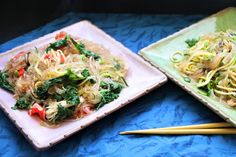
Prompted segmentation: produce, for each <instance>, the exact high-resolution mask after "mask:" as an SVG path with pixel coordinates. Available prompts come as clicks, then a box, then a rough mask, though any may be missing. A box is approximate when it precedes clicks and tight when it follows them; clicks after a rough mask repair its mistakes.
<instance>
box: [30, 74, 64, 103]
mask: <svg viewBox="0 0 236 157" xmlns="http://www.w3.org/2000/svg"><path fill="white" fill-rule="evenodd" d="M63 81H64V76H61V77H57V78H53V79H50V80H47V81H45V82H44V83H43V85H41V86H39V87H38V88H37V89H36V90H35V91H34V93H35V94H36V95H37V96H38V98H39V99H42V100H45V99H47V98H48V96H49V95H48V90H49V88H50V87H52V86H54V85H55V84H58V83H62V82H63Z"/></svg>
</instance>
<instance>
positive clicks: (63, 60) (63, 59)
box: [60, 54, 65, 64]
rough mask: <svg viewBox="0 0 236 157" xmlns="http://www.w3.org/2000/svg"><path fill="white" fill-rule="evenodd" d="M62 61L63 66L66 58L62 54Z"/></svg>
mask: <svg viewBox="0 0 236 157" xmlns="http://www.w3.org/2000/svg"><path fill="white" fill-rule="evenodd" d="M60 60H61V63H62V64H63V63H65V58H64V56H63V55H62V54H61V55H60Z"/></svg>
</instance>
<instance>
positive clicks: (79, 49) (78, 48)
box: [70, 37, 101, 60]
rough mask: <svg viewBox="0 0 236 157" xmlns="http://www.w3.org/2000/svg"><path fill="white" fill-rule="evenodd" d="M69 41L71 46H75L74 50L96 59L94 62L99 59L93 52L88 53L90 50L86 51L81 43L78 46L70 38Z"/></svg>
mask: <svg viewBox="0 0 236 157" xmlns="http://www.w3.org/2000/svg"><path fill="white" fill-rule="evenodd" d="M70 40H71V42H72V43H73V45H74V46H75V48H76V49H77V50H78V51H80V52H81V53H82V54H84V55H85V56H86V57H93V58H94V59H96V60H97V59H100V58H101V57H100V56H99V55H98V54H96V53H94V52H92V51H90V50H86V49H85V46H84V44H83V43H80V44H78V43H77V42H76V41H75V40H74V39H72V38H71V37H70Z"/></svg>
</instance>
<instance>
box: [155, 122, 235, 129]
mask: <svg viewBox="0 0 236 157" xmlns="http://www.w3.org/2000/svg"><path fill="white" fill-rule="evenodd" d="M226 127H227V128H228V127H233V126H232V124H229V123H226V122H218V123H208V124H197V125H187V126H176V127H167V128H158V129H165V130H166V129H168V130H169V129H171V130H175V129H211V128H226Z"/></svg>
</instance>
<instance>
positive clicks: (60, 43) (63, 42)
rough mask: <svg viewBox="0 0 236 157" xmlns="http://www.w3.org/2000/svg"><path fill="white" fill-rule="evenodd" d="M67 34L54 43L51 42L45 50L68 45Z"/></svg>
mask: <svg viewBox="0 0 236 157" xmlns="http://www.w3.org/2000/svg"><path fill="white" fill-rule="evenodd" d="M67 38H68V36H66V37H65V38H64V39H61V40H59V41H56V42H54V43H51V44H50V45H49V46H48V47H47V48H46V50H45V51H46V52H48V51H50V50H51V49H53V50H57V49H59V48H62V47H64V46H67V45H69V44H68V40H67Z"/></svg>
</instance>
